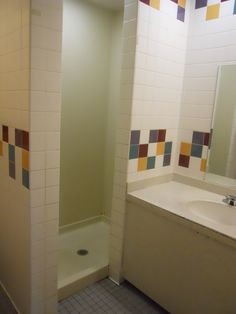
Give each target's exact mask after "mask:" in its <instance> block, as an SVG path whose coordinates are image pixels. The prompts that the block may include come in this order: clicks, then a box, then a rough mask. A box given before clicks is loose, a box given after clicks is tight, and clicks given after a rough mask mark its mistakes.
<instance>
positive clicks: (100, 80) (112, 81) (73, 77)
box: [60, 0, 122, 225]
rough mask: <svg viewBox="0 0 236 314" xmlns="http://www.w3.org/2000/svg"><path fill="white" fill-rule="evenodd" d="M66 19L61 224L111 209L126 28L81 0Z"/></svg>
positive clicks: (69, 0)
mask: <svg viewBox="0 0 236 314" xmlns="http://www.w3.org/2000/svg"><path fill="white" fill-rule="evenodd" d="M63 18H64V26H63V55H62V71H63V87H62V90H63V92H62V117H61V191H60V225H66V224H71V223H74V222H77V221H81V220H84V219H88V218H91V217H94V216H98V215H100V214H102V213H106V214H108V213H109V212H110V204H111V192H112V189H111V183H112V181H113V167H114V162H113V160H114V142H115V139H114V125H115V120H116V107H117V94H118V90H119V86H118V85H119V84H118V83H119V73H120V63H119V59H120V58H119V55H120V51H121V49H120V47H121V29H122V28H121V26H122V16H121V14H117V13H116V14H115V13H112V12H110V11H108V10H105V9H102V8H99V7H96V6H94V5H92V4H90V3H89V2H87V1H83V0H65V1H64V16H63ZM114 55H116V57H114ZM117 84H118V85H117ZM112 91H113V92H112Z"/></svg>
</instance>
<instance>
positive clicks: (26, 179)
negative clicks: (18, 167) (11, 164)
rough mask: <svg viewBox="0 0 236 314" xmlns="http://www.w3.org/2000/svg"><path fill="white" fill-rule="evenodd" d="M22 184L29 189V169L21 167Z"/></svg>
mask: <svg viewBox="0 0 236 314" xmlns="http://www.w3.org/2000/svg"><path fill="white" fill-rule="evenodd" d="M22 184H23V185H24V186H25V187H26V188H27V189H29V171H28V170H25V169H22Z"/></svg>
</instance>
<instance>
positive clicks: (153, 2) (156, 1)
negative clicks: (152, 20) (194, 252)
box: [150, 0, 160, 10]
mask: <svg viewBox="0 0 236 314" xmlns="http://www.w3.org/2000/svg"><path fill="white" fill-rule="evenodd" d="M150 6H151V7H152V8H155V9H157V10H160V0H150Z"/></svg>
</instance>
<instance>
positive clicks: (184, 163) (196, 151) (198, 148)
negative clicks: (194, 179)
mask: <svg viewBox="0 0 236 314" xmlns="http://www.w3.org/2000/svg"><path fill="white" fill-rule="evenodd" d="M211 137H212V132H211V133H206V132H199V131H193V135H192V143H187V142H181V143H180V154H179V166H180V167H185V168H189V165H190V160H191V157H196V158H200V159H201V162H200V171H202V172H205V171H206V164H207V159H206V158H207V153H208V150H209V149H210V146H211Z"/></svg>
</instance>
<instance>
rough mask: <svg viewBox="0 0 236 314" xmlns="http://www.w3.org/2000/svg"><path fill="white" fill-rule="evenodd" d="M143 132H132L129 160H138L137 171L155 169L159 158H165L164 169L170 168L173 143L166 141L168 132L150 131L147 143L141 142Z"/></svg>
mask: <svg viewBox="0 0 236 314" xmlns="http://www.w3.org/2000/svg"><path fill="white" fill-rule="evenodd" d="M142 132H144V131H142V130H132V131H131V135H130V149H129V160H133V159H135V160H138V163H137V171H145V170H150V169H155V168H156V165H157V160H158V158H163V161H162V167H166V166H170V164H171V155H172V146H173V143H172V142H171V141H166V134H167V130H166V129H159V130H158V129H155V130H149V131H148V132H149V133H148V139H147V142H146V143H143V142H141V137H142ZM145 132H146V130H145Z"/></svg>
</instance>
